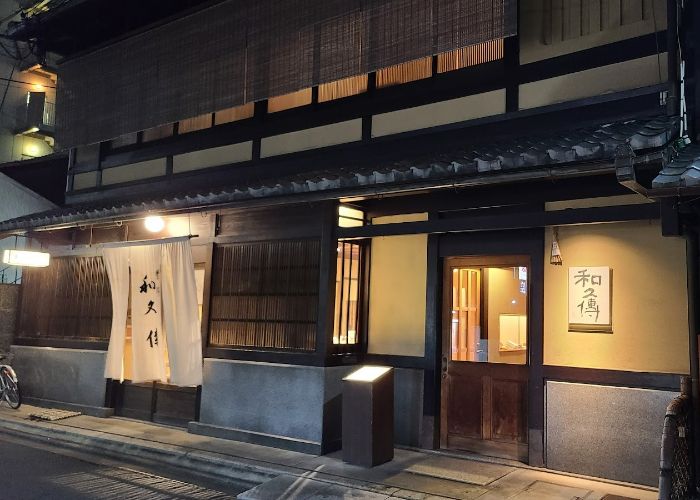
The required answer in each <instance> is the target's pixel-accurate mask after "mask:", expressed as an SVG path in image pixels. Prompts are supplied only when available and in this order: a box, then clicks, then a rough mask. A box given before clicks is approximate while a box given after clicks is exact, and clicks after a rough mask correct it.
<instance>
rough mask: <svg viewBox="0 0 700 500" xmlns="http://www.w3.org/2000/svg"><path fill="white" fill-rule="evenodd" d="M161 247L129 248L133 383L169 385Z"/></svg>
mask: <svg viewBox="0 0 700 500" xmlns="http://www.w3.org/2000/svg"><path fill="white" fill-rule="evenodd" d="M161 247H162V246H161V245H146V246H136V247H131V248H129V259H130V263H131V354H132V360H133V364H132V376H131V380H132V381H133V382H148V381H151V380H158V381H160V382H163V383H167V381H168V373H167V366H166V356H167V354H166V353H167V349H166V343H167V342H166V336H165V335H163V305H162V300H161V289H162V287H161V281H162V273H161Z"/></svg>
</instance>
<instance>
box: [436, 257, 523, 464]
mask: <svg viewBox="0 0 700 500" xmlns="http://www.w3.org/2000/svg"><path fill="white" fill-rule="evenodd" d="M443 310H444V313H443V330H444V332H443V362H442V365H443V366H442V387H441V393H442V394H441V396H442V401H441V404H442V412H441V415H442V418H441V444H442V446H443V447H444V448H452V449H461V450H467V451H474V452H479V453H485V454H489V455H494V456H502V457H507V458H516V459H521V460H525V459H526V458H527V331H528V259H527V257H518V256H512V257H450V258H447V259H446V260H445V274H444V293H443Z"/></svg>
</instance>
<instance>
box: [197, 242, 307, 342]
mask: <svg viewBox="0 0 700 500" xmlns="http://www.w3.org/2000/svg"><path fill="white" fill-rule="evenodd" d="M319 258H320V246H319V241H318V240H295V241H274V242H257V243H236V244H224V245H217V246H216V247H215V250H214V263H213V269H212V289H211V308H210V320H209V345H210V346H212V347H256V348H270V349H283V350H300V351H313V350H314V348H315V345H316V322H317V319H318V285H319Z"/></svg>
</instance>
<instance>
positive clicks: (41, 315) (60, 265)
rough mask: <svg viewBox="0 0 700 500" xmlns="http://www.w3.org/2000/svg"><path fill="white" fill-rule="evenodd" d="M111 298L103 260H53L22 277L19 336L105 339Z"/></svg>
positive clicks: (100, 258) (30, 270) (70, 258)
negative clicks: (44, 266)
mask: <svg viewBox="0 0 700 500" xmlns="http://www.w3.org/2000/svg"><path fill="white" fill-rule="evenodd" d="M111 325H112V299H111V293H110V287H109V279H108V278H107V272H106V271H105V267H104V264H103V262H102V257H56V258H54V259H52V260H51V264H50V265H49V267H46V268H40V269H32V268H26V269H24V271H23V273H22V288H21V300H20V313H19V324H18V330H17V336H18V337H20V338H21V337H24V338H50V339H76V340H99V341H105V340H109V334H110V330H111Z"/></svg>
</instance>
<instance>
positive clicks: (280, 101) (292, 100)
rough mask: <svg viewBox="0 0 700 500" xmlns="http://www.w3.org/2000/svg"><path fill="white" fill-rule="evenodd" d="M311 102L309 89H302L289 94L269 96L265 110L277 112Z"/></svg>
mask: <svg viewBox="0 0 700 500" xmlns="http://www.w3.org/2000/svg"><path fill="white" fill-rule="evenodd" d="M307 104H311V89H310V88H308V89H302V90H299V91H297V92H292V93H291V94H285V95H281V96H278V97H271V98H270V99H268V100H267V112H268V113H277V112H279V111H285V110H287V109H292V108H298V107H300V106H306V105H307Z"/></svg>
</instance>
